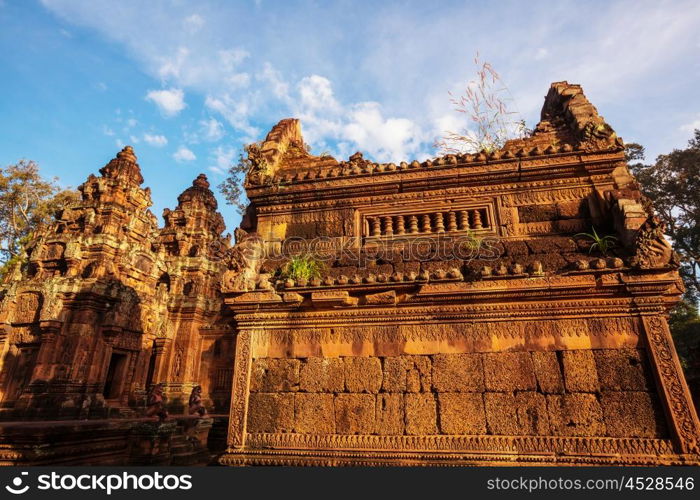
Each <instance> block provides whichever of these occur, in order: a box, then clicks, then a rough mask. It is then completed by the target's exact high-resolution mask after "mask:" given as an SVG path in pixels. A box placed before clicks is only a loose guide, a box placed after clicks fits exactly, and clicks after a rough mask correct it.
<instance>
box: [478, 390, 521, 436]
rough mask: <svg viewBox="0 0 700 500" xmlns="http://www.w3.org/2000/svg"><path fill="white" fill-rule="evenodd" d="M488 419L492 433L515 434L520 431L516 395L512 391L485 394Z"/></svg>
mask: <svg viewBox="0 0 700 500" xmlns="http://www.w3.org/2000/svg"><path fill="white" fill-rule="evenodd" d="M484 403H485V408H486V421H487V422H488V425H489V433H490V434H500V435H510V436H514V435H517V434H518V433H519V428H518V417H517V413H516V403H515V396H514V395H513V393H512V392H487V393H485V394H484Z"/></svg>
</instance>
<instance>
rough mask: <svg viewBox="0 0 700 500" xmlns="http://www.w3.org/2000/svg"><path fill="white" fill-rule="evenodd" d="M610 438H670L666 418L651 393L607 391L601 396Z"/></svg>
mask: <svg viewBox="0 0 700 500" xmlns="http://www.w3.org/2000/svg"><path fill="white" fill-rule="evenodd" d="M600 403H601V406H602V407H603V413H604V415H605V425H606V427H607V429H608V436H611V437H645V438H658V437H665V436H666V429H665V425H664V417H663V414H662V412H661V409H660V408H659V404H658V402H657V401H656V398H654V397H652V395H651V394H649V393H648V392H628V391H624V392H620V391H606V392H603V393H602V396H601V402H600Z"/></svg>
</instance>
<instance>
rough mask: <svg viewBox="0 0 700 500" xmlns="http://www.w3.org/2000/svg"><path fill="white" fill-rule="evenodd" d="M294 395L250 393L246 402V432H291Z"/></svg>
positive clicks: (292, 427)
mask: <svg viewBox="0 0 700 500" xmlns="http://www.w3.org/2000/svg"><path fill="white" fill-rule="evenodd" d="M293 429H294V394H292V393H265V392H258V393H252V394H251V395H250V399H249V402H248V432H291V431H292V430H293Z"/></svg>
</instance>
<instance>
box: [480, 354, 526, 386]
mask: <svg viewBox="0 0 700 500" xmlns="http://www.w3.org/2000/svg"><path fill="white" fill-rule="evenodd" d="M483 360H484V378H485V382H486V390H489V391H527V390H535V389H536V388H537V380H536V379H535V370H534V366H533V363H532V358H531V357H530V353H529V352H491V353H487V354H485V355H484V358H483Z"/></svg>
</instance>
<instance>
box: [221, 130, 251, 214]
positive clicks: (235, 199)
mask: <svg viewBox="0 0 700 500" xmlns="http://www.w3.org/2000/svg"><path fill="white" fill-rule="evenodd" d="M243 149H244V153H241V154H240V155H239V156H238V163H236V164H233V165H231V166H230V167H229V169H228V171H227V172H226V178H225V179H224V180H223V182H221V184H219V186H218V188H219V192H220V193H221V194H222V195H223V196H224V199H225V200H226V203H227V204H228V205H233V206H234V207H236V208H237V209H238V211H239V212H240V213H241V214H243V213H244V212H245V210H246V207H247V206H248V199H247V198H246V195H245V189H244V187H243V183H244V182H245V176H246V174H247V173H248V172H250V171H251V170H252V169H253V168H254V167H255V165H254V162H253V157H254V156H255V153H256V152H257V151H258V150H259V145H258V144H257V143H253V144H247V145H245V146H244V147H243Z"/></svg>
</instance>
